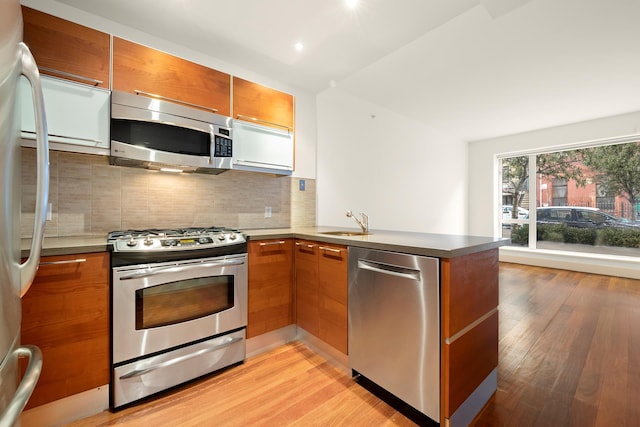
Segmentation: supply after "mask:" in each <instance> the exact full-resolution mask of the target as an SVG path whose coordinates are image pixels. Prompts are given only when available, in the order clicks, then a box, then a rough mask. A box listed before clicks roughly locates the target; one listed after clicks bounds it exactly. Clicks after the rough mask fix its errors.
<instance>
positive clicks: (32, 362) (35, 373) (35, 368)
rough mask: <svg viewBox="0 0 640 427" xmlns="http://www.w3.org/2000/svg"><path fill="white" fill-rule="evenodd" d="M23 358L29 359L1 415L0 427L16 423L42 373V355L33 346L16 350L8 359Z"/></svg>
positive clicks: (8, 426) (7, 426) (9, 426)
mask: <svg viewBox="0 0 640 427" xmlns="http://www.w3.org/2000/svg"><path fill="white" fill-rule="evenodd" d="M25 356H26V357H28V358H29V364H28V365H27V370H26V371H25V373H24V377H23V378H22V381H21V382H20V385H18V389H17V390H16V393H15V394H14V395H13V399H11V402H10V403H9V405H7V408H6V409H5V412H4V414H2V418H0V427H11V426H13V425H14V424H15V423H16V421H18V418H19V417H20V413H21V412H22V410H23V409H24V407H25V405H26V404H27V401H28V400H29V398H30V397H31V393H33V389H34V388H35V387H36V383H37V382H38V378H39V377H40V371H42V353H41V352H40V349H39V348H38V347H36V346H33V345H25V346H22V347H18V348H16V349H15V350H14V351H13V354H12V355H11V356H10V357H25Z"/></svg>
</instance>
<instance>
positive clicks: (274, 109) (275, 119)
mask: <svg viewBox="0 0 640 427" xmlns="http://www.w3.org/2000/svg"><path fill="white" fill-rule="evenodd" d="M233 118H234V119H241V120H246V121H249V122H254V123H259V124H262V125H266V126H272V127H276V128H279V129H284V128H287V129H289V130H291V131H293V130H294V123H295V119H294V98H293V95H289V94H287V93H284V92H280V91H277V90H275V89H271V88H268V87H265V86H262V85H259V84H257V83H253V82H250V81H247V80H243V79H240V78H238V77H233Z"/></svg>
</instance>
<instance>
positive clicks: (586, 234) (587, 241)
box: [563, 227, 597, 245]
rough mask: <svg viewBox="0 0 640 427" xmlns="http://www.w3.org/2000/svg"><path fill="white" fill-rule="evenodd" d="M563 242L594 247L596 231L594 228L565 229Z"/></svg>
mask: <svg viewBox="0 0 640 427" xmlns="http://www.w3.org/2000/svg"><path fill="white" fill-rule="evenodd" d="M563 236H564V241H565V242H566V243H577V244H580V245H595V244H596V237H597V230H596V229H595V228H577V227H565V230H564V235H563Z"/></svg>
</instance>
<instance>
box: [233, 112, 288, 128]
mask: <svg viewBox="0 0 640 427" xmlns="http://www.w3.org/2000/svg"><path fill="white" fill-rule="evenodd" d="M236 117H237V118H239V119H244V120H249V121H252V122H256V123H264V124H267V125H272V126H278V127H281V128H284V129H286V130H288V131H290V130H291V128H290V127H289V126H285V125H281V124H280V123H274V122H269V121H267V120H262V119H259V118H257V117H251V116H245V115H244V114H236Z"/></svg>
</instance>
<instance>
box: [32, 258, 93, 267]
mask: <svg viewBox="0 0 640 427" xmlns="http://www.w3.org/2000/svg"><path fill="white" fill-rule="evenodd" d="M83 262H87V260H86V258H77V259H67V260H62V261H45V262H41V263H40V267H42V266H44V265H62V264H80V263H83Z"/></svg>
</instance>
